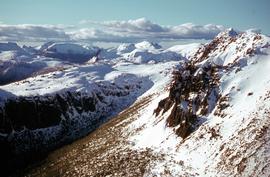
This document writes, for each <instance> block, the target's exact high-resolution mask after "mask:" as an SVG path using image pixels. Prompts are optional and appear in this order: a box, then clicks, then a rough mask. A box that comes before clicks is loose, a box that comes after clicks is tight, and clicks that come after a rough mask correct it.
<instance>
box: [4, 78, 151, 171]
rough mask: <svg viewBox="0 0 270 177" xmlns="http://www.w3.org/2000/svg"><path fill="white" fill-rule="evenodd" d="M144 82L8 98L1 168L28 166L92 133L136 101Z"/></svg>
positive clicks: (95, 86) (5, 108)
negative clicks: (32, 161)
mask: <svg viewBox="0 0 270 177" xmlns="http://www.w3.org/2000/svg"><path fill="white" fill-rule="evenodd" d="M144 81H145V82H146V81H147V79H145V80H144V79H141V80H140V79H138V80H137V81H134V82H133V83H132V84H128V83H127V84H123V83H122V85H118V84H114V83H109V82H105V81H104V82H97V83H94V85H92V87H93V90H92V92H88V93H87V92H79V91H61V92H56V93H52V94H47V95H36V96H24V97H23V96H19V97H16V96H10V97H8V98H7V99H5V100H2V102H1V106H0V144H1V148H2V151H1V152H0V153H1V161H0V162H1V164H4V166H7V167H12V168H14V166H16V165H18V166H21V165H24V164H27V160H31V159H33V158H36V157H35V156H37V157H39V156H40V155H41V154H44V153H46V152H48V151H49V150H52V149H54V148H56V147H58V146H61V145H63V144H66V143H69V142H71V141H73V140H75V139H77V138H79V137H82V136H84V135H85V134H87V133H89V132H91V131H93V130H94V129H96V128H97V127H98V126H99V125H101V124H102V123H104V121H106V120H107V119H108V118H109V117H110V116H112V115H114V114H116V113H118V112H120V111H121V110H122V109H124V108H125V107H127V106H129V105H130V104H131V103H133V102H134V101H135V99H136V98H137V96H138V95H140V94H142V93H143V92H144V91H145V90H146V89H148V88H145V86H142V85H143V84H145V83H144Z"/></svg>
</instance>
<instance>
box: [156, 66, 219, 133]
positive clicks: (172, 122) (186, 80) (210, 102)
mask: <svg viewBox="0 0 270 177" xmlns="http://www.w3.org/2000/svg"><path fill="white" fill-rule="evenodd" d="M219 69H220V68H219V67H217V66H211V65H209V66H207V67H198V66H195V65H194V64H193V63H191V62H190V63H186V64H185V65H184V66H182V68H180V69H179V70H178V71H175V72H174V79H173V82H172V84H171V86H170V89H169V96H168V97H167V98H165V99H163V100H161V101H160V102H159V104H158V107H157V109H156V110H155V114H156V115H159V114H161V113H162V114H163V113H165V112H167V111H168V110H171V112H170V114H169V116H168V117H167V125H168V126H169V127H177V128H176V134H177V135H179V136H180V137H182V138H186V137H187V136H188V135H189V134H190V133H191V132H192V131H193V130H194V129H195V128H196V124H198V123H199V120H200V119H201V117H202V116H204V115H207V114H208V113H210V112H211V111H212V110H213V109H214V105H215V104H216V102H217V100H218V98H219V89H218V84H219V77H218V71H219Z"/></svg>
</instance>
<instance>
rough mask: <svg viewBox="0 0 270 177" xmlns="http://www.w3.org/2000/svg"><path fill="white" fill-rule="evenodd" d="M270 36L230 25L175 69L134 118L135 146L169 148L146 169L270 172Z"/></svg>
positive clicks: (181, 173)
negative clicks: (235, 30) (168, 82)
mask: <svg viewBox="0 0 270 177" xmlns="http://www.w3.org/2000/svg"><path fill="white" fill-rule="evenodd" d="M269 42H270V39H269V38H268V37H266V36H264V35H260V34H255V33H252V32H246V33H241V34H236V33H232V30H229V31H226V32H224V33H221V34H219V35H218V36H217V37H216V38H215V39H214V40H213V41H212V42H210V43H209V44H206V45H205V46H203V47H202V48H201V49H199V50H198V52H197V54H195V56H194V57H193V59H192V61H191V62H190V63H188V64H185V65H183V66H182V67H181V68H180V70H179V72H175V74H174V81H173V82H172V85H171V86H170V90H169V93H164V96H162V95H161V98H162V97H163V98H164V97H165V99H162V101H160V102H159V103H158V104H157V102H156V101H153V103H151V104H155V106H151V107H148V108H146V110H144V111H142V117H140V118H139V119H138V120H137V121H135V122H134V123H132V124H131V125H130V129H139V130H140V131H138V132H137V134H136V135H134V136H133V137H131V138H130V141H132V142H134V145H135V146H134V148H135V149H141V148H143V149H144V148H151V149H153V150H154V151H155V152H157V153H162V154H165V158H164V160H156V161H155V160H154V161H153V162H152V165H151V167H150V168H149V169H148V170H149V171H148V172H146V173H145V175H146V176H155V175H162V174H163V175H168V176H266V177H267V176H269V174H270V171H269V169H270V166H269V164H270V163H269V162H270V161H269V160H270V156H269V154H270V153H269V152H270V149H269V138H270V136H269V135H270V134H269V131H270V129H269V122H270V120H269V106H270V100H269V91H270V90H269V88H270V77H269V76H268V75H269V74H268V72H269V69H270V48H269ZM149 112H150V113H151V112H155V114H154V115H152V114H150V113H149ZM147 113H149V114H147ZM170 127H171V128H170ZM177 135H178V137H177Z"/></svg>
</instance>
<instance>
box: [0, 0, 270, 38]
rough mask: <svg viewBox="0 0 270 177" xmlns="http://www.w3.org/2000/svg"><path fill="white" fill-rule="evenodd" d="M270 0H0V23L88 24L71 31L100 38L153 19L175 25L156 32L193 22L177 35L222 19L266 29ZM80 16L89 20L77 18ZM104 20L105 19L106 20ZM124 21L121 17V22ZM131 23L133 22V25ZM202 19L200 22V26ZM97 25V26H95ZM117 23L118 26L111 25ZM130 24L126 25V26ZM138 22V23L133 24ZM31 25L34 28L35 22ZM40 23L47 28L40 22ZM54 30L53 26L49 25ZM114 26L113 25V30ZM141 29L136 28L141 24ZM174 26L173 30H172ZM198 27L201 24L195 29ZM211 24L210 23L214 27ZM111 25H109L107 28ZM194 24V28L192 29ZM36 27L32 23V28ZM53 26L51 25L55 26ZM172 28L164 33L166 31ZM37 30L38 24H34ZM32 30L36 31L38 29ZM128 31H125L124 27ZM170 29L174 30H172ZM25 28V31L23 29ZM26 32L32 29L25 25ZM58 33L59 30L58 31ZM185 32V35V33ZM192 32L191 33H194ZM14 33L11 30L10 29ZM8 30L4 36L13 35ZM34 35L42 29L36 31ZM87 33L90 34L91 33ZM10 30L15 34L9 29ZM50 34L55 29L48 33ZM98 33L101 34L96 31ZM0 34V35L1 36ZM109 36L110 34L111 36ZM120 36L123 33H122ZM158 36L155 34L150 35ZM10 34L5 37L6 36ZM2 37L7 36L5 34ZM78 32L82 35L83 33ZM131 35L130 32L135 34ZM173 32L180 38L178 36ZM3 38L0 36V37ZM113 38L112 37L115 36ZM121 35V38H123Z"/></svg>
mask: <svg viewBox="0 0 270 177" xmlns="http://www.w3.org/2000/svg"><path fill="white" fill-rule="evenodd" d="M269 17H270V0H1V1H0V25H1V24H2V26H3V25H18V24H33V25H44V24H50V25H58V24H62V25H73V27H78V28H86V27H88V28H91V29H88V30H86V29H84V30H80V31H79V32H80V34H76V35H75V32H74V33H72V35H73V37H74V36H76V37H77V38H78V36H79V35H82V34H84V36H83V37H81V36H79V37H81V38H83V39H84V38H85V36H87V35H85V34H86V33H87V34H88V38H91V39H93V38H99V40H101V41H104V39H105V37H106V36H108V34H113V35H114V36H115V35H118V34H119V31H121V29H120V28H127V29H128V30H127V31H129V32H130V30H134V28H136V29H135V31H132V32H133V33H134V32H137V33H138V32H141V33H143V32H145V30H146V29H147V30H148V27H149V25H150V27H149V28H151V29H152V28H153V29H152V30H153V31H151V32H157V31H155V30H157V28H155V26H154V25H155V24H158V25H160V26H161V27H164V26H167V25H170V26H175V28H174V29H164V30H163V31H162V32H160V31H158V32H159V34H158V36H159V37H162V38H164V36H165V38H174V37H175V33H176V32H177V31H179V30H180V29H181V30H182V28H183V27H180V29H179V27H177V25H181V24H186V23H192V24H194V25H199V26H195V27H194V26H192V25H188V27H186V25H184V28H185V29H187V28H188V31H187V32H185V35H181V38H190V37H191V38H196V39H197V38H206V39H208V38H212V37H213V36H214V35H215V34H216V33H218V32H219V31H220V30H221V28H220V27H219V26H218V27H209V26H206V27H205V26H203V25H206V24H214V25H223V26H224V27H225V28H227V27H233V28H236V29H239V30H246V29H250V28H256V29H261V30H262V32H263V33H265V34H268V35H269V34H270V23H269V22H268V21H269ZM140 18H144V21H143V22H141V21H139V22H138V21H135V22H133V21H132V22H131V25H133V26H130V24H128V23H126V22H128V20H137V19H140ZM82 20H84V21H88V23H84V24H82V23H80V22H81V21H82ZM111 20H115V21H118V22H121V25H120V26H119V24H113V26H110V25H108V24H107V23H108V21H111ZM104 21H105V24H104ZM122 23H125V25H123V24H122ZM134 23H135V25H134ZM200 25H201V26H200ZM96 26H99V29H96V28H95V29H94V27H96ZM102 27H105V28H107V30H105V31H102V30H100V28H102ZM116 27H117V30H116V31H117V32H118V34H116V32H115V28H116ZM129 27H130V28H129ZM137 27H138V28H137ZM4 28H5V29H2V33H1V29H0V35H1V34H4V32H5V30H6V31H8V30H9V31H8V32H11V29H14V27H13V28H8V27H7V26H4ZM25 28H26V27H25V26H23V27H22V26H19V28H18V29H17V28H16V30H22V29H23V30H24V29H25ZM27 28H31V30H32V32H33V29H32V28H33V27H32V26H31V27H29V26H27ZM42 28H45V27H44V26H42ZM47 28H48V27H47V26H46V29H43V30H45V31H46V30H47V31H46V34H47V35H48V34H50V35H51V34H52V33H57V35H56V36H55V37H59V35H60V36H61V38H64V37H65V35H70V34H67V33H66V31H67V29H65V30H64V31H65V34H60V33H61V31H60V29H57V31H56V32H55V31H53V32H50V31H48V29H47ZM49 28H50V29H49V30H52V28H53V27H51V26H50V27H49ZM112 28H114V30H111V29H112ZM142 28H143V30H142V31H139V30H140V29H142ZM176 28H177V30H175V29H176ZM199 28H200V29H199ZM213 28H214V29H213ZM108 29H110V30H111V31H109V30H108ZM194 29H196V30H197V31H196V32H195V33H193V32H194ZM35 30H36V29H35ZM53 30H55V28H53ZM166 30H167V31H168V30H170V33H169V34H170V36H169V35H168V32H167V33H166V34H164V31H166ZM36 31H37V30H36ZM36 31H35V32H36ZM127 31H126V32H127ZM171 31H173V32H171ZM23 32H25V31H23ZM28 33H31V32H30V31H29V30H28ZM58 33H59V34H58ZM186 34H188V35H186ZM193 34H195V35H194V37H193V36H192V35H193ZM12 35H13V34H12ZM12 35H7V36H12ZM37 35H40V33H39V34H37ZM90 35H91V37H89V36H90ZM13 36H14V35H13ZM52 36H53V35H52ZM97 36H102V38H100V37H97ZM0 37H1V36H0ZM112 37H113V36H109V37H108V38H112ZM122 37H123V36H122ZM154 37H156V36H154ZM6 38H7V39H9V38H8V37H6ZM6 38H5V39H6ZM81 38H80V39H81ZM133 38H134V36H133ZM176 38H178V39H179V38H180V37H179V36H177V37H176ZM0 40H1V38H0ZM113 40H115V39H113ZM123 40H124V39H123Z"/></svg>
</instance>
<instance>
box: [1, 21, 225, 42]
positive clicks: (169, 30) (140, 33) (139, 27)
mask: <svg viewBox="0 0 270 177" xmlns="http://www.w3.org/2000/svg"><path fill="white" fill-rule="evenodd" d="M81 26H84V28H80V27H81ZM87 26H89V27H87ZM224 29H225V28H224V27H223V26H220V25H212V24H208V25H195V24H192V23H187V24H182V25H178V26H162V25H159V24H156V23H153V22H151V21H149V20H147V19H145V18H139V19H136V20H127V21H105V22H96V21H90V20H82V21H81V22H79V25H78V26H77V28H75V27H74V26H63V25H29V24H22V25H5V24H0V40H6V41H27V40H28V41H49V40H58V41H59V40H60V41H65V40H74V41H89V42H96V41H103V42H136V41H140V40H152V41H166V40H179V39H211V38H213V37H214V36H216V35H217V34H218V33H219V32H221V31H223V30H224Z"/></svg>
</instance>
